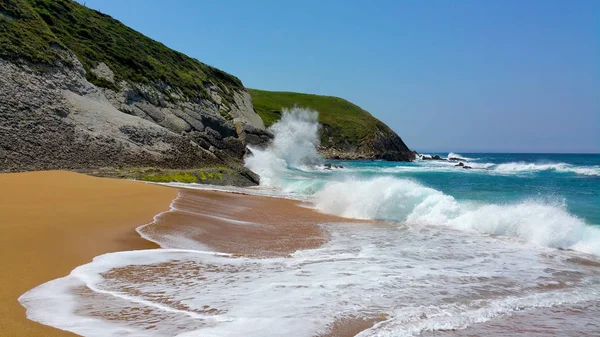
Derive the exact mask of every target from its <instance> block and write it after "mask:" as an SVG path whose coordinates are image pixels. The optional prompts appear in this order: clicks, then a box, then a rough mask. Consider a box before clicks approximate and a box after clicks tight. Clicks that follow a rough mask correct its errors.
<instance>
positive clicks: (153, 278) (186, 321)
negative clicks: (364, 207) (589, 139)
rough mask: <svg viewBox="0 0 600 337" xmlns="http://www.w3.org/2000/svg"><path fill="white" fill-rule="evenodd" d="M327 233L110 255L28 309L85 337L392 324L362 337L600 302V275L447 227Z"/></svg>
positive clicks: (289, 331)
mask: <svg viewBox="0 0 600 337" xmlns="http://www.w3.org/2000/svg"><path fill="white" fill-rule="evenodd" d="M326 228H327V229H328V231H330V235H331V241H330V242H329V243H327V244H326V245H324V246H323V247H321V248H317V249H311V250H303V251H298V252H296V253H294V254H293V255H292V257H291V258H289V257H274V258H262V259H256V258H251V257H239V256H232V255H228V254H219V253H215V252H203V251H194V250H178V249H160V250H147V251H131V252H119V253H111V254H105V255H101V256H98V257H96V258H95V259H94V261H93V262H91V263H89V264H87V265H83V266H80V267H78V268H76V269H75V270H73V272H71V274H70V275H69V276H67V277H64V278H61V279H58V280H54V281H51V282H48V283H46V284H43V285H41V286H39V287H37V288H35V289H33V290H31V291H29V292H27V293H26V294H24V295H23V296H22V297H21V298H20V299H19V301H20V302H21V303H22V304H23V305H24V306H25V307H26V308H27V314H28V317H30V318H31V319H33V320H36V321H38V322H41V323H44V324H50V325H53V326H57V327H59V328H61V329H66V330H69V331H72V332H75V333H78V334H82V335H85V336H107V335H119V336H142V337H143V336H164V335H173V336H181V337H184V336H185V337H197V336H266V337H269V336H281V335H287V336H299V337H304V336H306V337H308V336H314V335H318V334H322V333H326V332H327V330H328V327H329V326H331V324H333V323H334V322H336V321H339V320H343V319H344V318H347V317H384V318H385V319H384V321H382V322H380V323H378V324H376V325H375V326H374V327H372V328H370V329H368V330H365V331H363V332H362V333H360V335H359V336H415V335H418V334H419V333H421V332H423V331H438V330H448V329H461V328H465V327H468V326H470V325H472V324H477V323H480V322H485V321H488V320H490V319H493V318H495V317H499V316H504V315H510V314H511V313H513V312H518V311H523V310H528V309H531V308H539V307H552V306H555V305H559V304H564V303H579V302H585V301H593V300H599V299H600V284H599V280H598V279H597V277H594V275H595V274H594V271H592V270H589V269H587V268H586V267H585V266H581V265H574V264H569V263H568V262H567V260H566V259H565V258H562V257H560V256H546V255H545V254H544V253H540V252H538V251H536V250H533V249H528V248H526V247H523V246H522V245H520V244H518V243H510V242H504V241H502V240H497V239H493V238H485V237H481V236H479V235H464V234H463V235H456V234H457V233H456V232H453V231H449V230H447V229H444V228H440V229H436V228H425V227H424V228H421V229H420V230H413V229H411V228H398V227H393V226H392V227H390V226H385V225H377V226H372V225H367V224H354V225H352V224H347V223H345V224H329V225H327V227H326ZM424 247H427V249H424ZM481 247H486V249H485V250H482V249H480V248H481ZM496 256H499V258H496ZM424 261H427V263H424ZM565 270H569V271H571V273H570V274H569V273H560V271H565ZM415 299H418V301H415Z"/></svg>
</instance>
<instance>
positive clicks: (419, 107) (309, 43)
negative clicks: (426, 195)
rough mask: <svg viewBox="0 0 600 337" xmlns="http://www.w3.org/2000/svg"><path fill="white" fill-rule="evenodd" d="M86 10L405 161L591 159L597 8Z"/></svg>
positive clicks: (216, 5)
mask: <svg viewBox="0 0 600 337" xmlns="http://www.w3.org/2000/svg"><path fill="white" fill-rule="evenodd" d="M79 2H81V3H83V2H84V0H81V1H79ZM85 3H86V5H87V6H88V7H90V8H94V9H97V10H100V11H101V12H104V13H106V14H109V15H111V16H113V17H114V18H116V19H118V20H120V21H121V22H123V23H125V24H126V25H128V26H130V27H132V28H134V29H136V30H138V31H140V32H141V33H143V34H145V35H147V36H149V37H151V38H153V39H155V40H158V41H160V42H162V43H164V44H165V45H167V46H168V47H171V48H173V49H176V50H178V51H181V52H183V53H185V54H187V55H189V56H192V57H195V58H197V59H199V60H200V61H202V62H204V63H207V64H210V65H212V66H215V67H218V68H220V69H223V70H225V71H227V72H229V73H231V74H233V75H235V76H237V77H239V78H240V79H241V80H242V81H243V82H244V85H245V86H246V87H249V88H257V89H265V90H277V91H297V92H306V93H315V94H322V95H332V96H339V97H342V98H345V99H347V100H349V101H351V102H353V103H355V104H357V105H359V106H361V107H362V108H364V109H366V110H368V111H370V112H371V113H372V114H373V115H375V116H376V117H377V118H379V119H381V120H382V121H384V122H385V123H387V124H388V125H389V126H390V127H391V128H392V129H394V130H395V131H396V132H397V133H398V134H399V135H400V136H401V137H402V138H403V139H404V141H405V142H406V143H407V145H408V146H409V147H410V148H413V149H416V150H417V151H434V150H438V151H456V152H460V151H462V152H466V151H496V152H498V151H500V152H501V151H508V152H596V153H597V152H600V1H597V0H589V1H586V0H576V1H567V0H562V1H549V0H524V1H516V0H514V1H512V0H485V1H481V0H473V1H468V0H459V1H446V0H430V1H412V0H411V1H408V0H406V1H401V0H389V1H383V0H375V1H351V0H303V1H292V0H290V1H281V0H272V1H271V0H251V1H250V0H237V1H233V0H222V1H200V0H198V1H196V0H188V1H185V0H174V1H164V0H160V1H158V0H127V1H122V0H86V1H85Z"/></svg>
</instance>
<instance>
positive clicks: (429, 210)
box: [248, 147, 600, 255]
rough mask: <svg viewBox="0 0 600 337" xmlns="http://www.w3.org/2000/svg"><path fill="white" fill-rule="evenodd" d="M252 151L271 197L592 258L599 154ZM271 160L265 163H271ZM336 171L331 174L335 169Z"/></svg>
mask: <svg viewBox="0 0 600 337" xmlns="http://www.w3.org/2000/svg"><path fill="white" fill-rule="evenodd" d="M276 150H277V147H273V148H271V149H270V150H268V151H264V152H260V151H257V153H258V154H257V155H256V157H255V158H253V159H252V160H254V161H249V162H248V164H249V165H250V167H251V168H253V169H255V170H256V171H257V172H259V174H260V176H261V185H262V187H263V188H271V190H272V191H274V193H273V194H274V195H275V196H286V197H292V198H299V199H304V200H307V201H309V202H310V203H311V204H312V205H314V207H315V208H316V209H318V210H320V211H322V212H325V213H329V214H335V215H339V216H343V217H348V218H355V219H375V220H387V221H396V222H400V223H406V224H409V225H410V224H419V225H421V224H426V225H435V226H445V227H450V228H453V229H458V230H466V231H475V232H480V233H482V234H494V235H501V236H507V237H513V238H517V239H518V240H520V241H523V242H526V243H530V244H534V245H538V246H545V247H551V248H562V249H572V250H577V251H581V252H584V253H591V254H594V255H600V208H599V207H598V205H600V155H596V154H497V153H464V154H454V153H439V154H429V155H425V156H431V155H439V156H440V157H442V158H452V157H460V158H463V160H461V161H462V162H463V164H464V165H467V166H469V167H471V168H470V169H464V168H462V167H458V166H456V165H457V164H458V162H459V161H450V160H423V159H417V160H415V161H414V162H410V163H401V162H385V161H332V162H331V164H332V165H333V168H332V169H331V170H329V169H327V168H326V167H325V165H324V161H323V160H322V159H321V163H320V164H316V165H315V164H314V163H310V164H306V162H307V159H306V158H307V157H304V158H302V160H300V161H294V159H295V158H293V157H292V158H290V157H286V156H285V155H284V156H283V157H278V156H281V152H280V153H277V152H276ZM273 154H275V156H273ZM336 167H337V168H336Z"/></svg>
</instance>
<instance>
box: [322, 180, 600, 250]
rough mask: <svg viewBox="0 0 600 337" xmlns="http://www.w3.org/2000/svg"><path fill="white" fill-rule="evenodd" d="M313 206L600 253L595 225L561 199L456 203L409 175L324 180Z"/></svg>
mask: <svg viewBox="0 0 600 337" xmlns="http://www.w3.org/2000/svg"><path fill="white" fill-rule="evenodd" d="M315 206H316V208H317V209H319V210H320V211H322V212H325V213H329V214H335V215H340V216H344V217H348V218H356V219H379V220H392V221H398V222H406V223H409V224H426V225H433V226H447V227H451V228H454V229H459V230H466V231H476V232H479V233H484V234H494V235H502V236H508V237H514V238H518V239H520V240H522V241H524V242H527V243H532V244H535V245H538V246H544V247H551V248H565V249H573V250H577V251H581V252H584V253H589V254H595V255H599V256H600V229H599V228H595V227H591V226H588V225H586V223H585V222H584V221H583V220H582V219H580V218H578V217H576V216H574V215H572V214H570V213H569V212H568V211H567V210H566V206H565V205H564V204H557V203H549V202H542V201H538V200H526V201H521V202H517V203H513V204H498V205H497V204H487V203H473V202H460V201H458V200H456V199H455V198H454V197H452V196H449V195H446V194H444V193H442V192H440V191H437V190H435V189H432V188H429V187H425V186H423V185H421V184H419V183H416V182H414V181H412V180H408V179H398V178H393V177H380V178H374V179H367V180H355V179H352V180H345V181H334V182H330V183H328V184H326V185H325V187H324V188H323V189H322V190H321V191H319V192H318V193H317V194H316V195H315Z"/></svg>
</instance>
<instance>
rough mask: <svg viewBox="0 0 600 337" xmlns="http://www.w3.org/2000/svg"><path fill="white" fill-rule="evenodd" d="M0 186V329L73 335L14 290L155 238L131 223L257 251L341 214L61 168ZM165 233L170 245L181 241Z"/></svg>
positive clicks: (279, 247) (289, 248) (349, 328)
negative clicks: (38, 315) (32, 310)
mask: <svg viewBox="0 0 600 337" xmlns="http://www.w3.org/2000/svg"><path fill="white" fill-rule="evenodd" d="M0 187H1V189H2V193H0V214H1V217H0V229H1V230H2V236H1V239H0V240H1V242H0V247H1V248H0V249H1V255H0V259H1V260H0V261H1V263H2V269H3V277H2V278H1V279H0V331H1V332H2V335H3V336H50V337H54V336H74V334H72V333H69V332H66V331H62V330H59V329H55V328H52V327H49V326H45V325H42V324H38V323H36V322H33V321H30V320H28V319H27V318H26V316H25V309H24V308H23V307H22V306H21V305H20V304H19V302H18V301H17V299H18V297H19V296H21V295H22V294H23V293H25V292H26V291H28V290H30V289H32V288H34V287H36V286H38V285H40V284H42V283H44V282H47V281H50V280H52V279H56V278H59V277H62V276H65V275H68V274H69V272H70V271H71V270H72V269H74V268H75V267H77V266H79V265H82V264H85V263H87V262H89V261H91V260H92V259H93V258H94V257H95V256H97V255H100V254H104V253H108V252H116V251H126V250H136V249H152V248H158V245H157V244H156V243H153V242H151V241H147V240H145V239H143V238H142V237H141V236H140V235H139V234H138V233H137V232H136V231H135V229H136V228H137V227H138V226H140V225H143V224H148V223H150V225H148V226H146V227H145V228H144V229H143V230H142V232H143V233H144V235H145V236H147V238H149V239H151V240H154V241H158V242H161V244H163V245H165V240H163V239H165V238H163V237H162V236H166V237H167V238H168V237H187V238H190V239H192V240H190V241H189V242H188V244H191V245H199V246H194V247H190V248H195V249H198V248H203V247H206V248H207V249H211V250H215V251H220V252H226V253H233V254H240V255H249V256H261V257H265V256H286V255H288V254H290V253H293V252H294V251H296V250H299V249H310V248H316V247H319V246H320V245H322V244H323V243H325V242H326V241H327V235H326V233H325V232H323V231H322V230H321V227H320V226H319V224H321V223H325V222H339V221H344V222H349V220H348V219H342V218H339V217H336V216H330V215H326V214H322V213H319V212H316V211H314V210H312V209H309V208H304V207H300V206H299V203H298V202H297V201H292V200H285V199H277V198H268V197H258V196H252V195H242V194H233V193H223V192H212V191H197V190H186V189H180V190H178V189H175V188H169V187H163V186H157V185H151V184H145V183H139V182H133V181H125V180H117V179H106V178H96V177H90V176H86V175H82V174H78V173H73V172H64V171H46V172H29V173H16V174H1V175H0ZM170 206H172V207H173V208H170ZM159 213H161V214H160V215H159V216H157V217H155V216H156V215H157V214H159ZM153 219H154V221H153ZM179 232H184V233H185V235H177V234H180V233H179ZM166 242H167V243H168V239H167V240H166ZM172 243H173V245H174V246H177V247H178V248H181V245H182V244H183V245H185V244H186V242H172ZM167 246H168V245H167ZM379 319H381V318H378V319H373V318H370V319H369V318H364V319H363V318H357V319H355V320H351V321H349V322H336V324H334V325H333V326H332V327H331V334H330V336H339V337H346V336H353V335H355V334H356V333H358V332H359V331H361V330H363V329H366V328H368V327H370V326H371V325H372V324H373V323H374V322H375V321H377V320H379Z"/></svg>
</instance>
